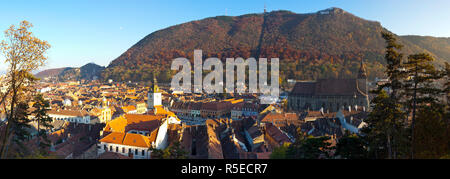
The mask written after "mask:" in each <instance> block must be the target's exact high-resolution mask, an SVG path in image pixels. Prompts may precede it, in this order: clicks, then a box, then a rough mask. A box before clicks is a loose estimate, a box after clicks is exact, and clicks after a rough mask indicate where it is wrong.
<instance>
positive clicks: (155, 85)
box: [150, 72, 159, 93]
mask: <svg viewBox="0 0 450 179" xmlns="http://www.w3.org/2000/svg"><path fill="white" fill-rule="evenodd" d="M150 90H152V91H153V93H159V87H158V81H157V80H156V75H155V72H153V81H152V88H151V89H150Z"/></svg>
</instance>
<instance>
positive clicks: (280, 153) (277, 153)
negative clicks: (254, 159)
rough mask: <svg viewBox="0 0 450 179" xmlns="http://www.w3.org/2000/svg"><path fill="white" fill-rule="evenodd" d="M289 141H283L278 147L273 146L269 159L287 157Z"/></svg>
mask: <svg viewBox="0 0 450 179" xmlns="http://www.w3.org/2000/svg"><path fill="white" fill-rule="evenodd" d="M290 146H291V143H284V144H283V145H281V146H280V147H277V148H274V149H273V151H272V153H271V154H270V159H289V158H288V150H289V147H290Z"/></svg>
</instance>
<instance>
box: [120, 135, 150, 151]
mask: <svg viewBox="0 0 450 179" xmlns="http://www.w3.org/2000/svg"><path fill="white" fill-rule="evenodd" d="M123 145H129V146H136V147H147V148H150V146H151V142H150V139H149V137H146V136H143V135H140V134H132V133H127V135H126V136H125V139H124V140H123Z"/></svg>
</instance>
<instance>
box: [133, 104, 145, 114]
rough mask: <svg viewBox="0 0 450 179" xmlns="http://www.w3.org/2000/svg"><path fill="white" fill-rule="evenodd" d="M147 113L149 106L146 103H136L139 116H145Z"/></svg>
mask: <svg viewBox="0 0 450 179" xmlns="http://www.w3.org/2000/svg"><path fill="white" fill-rule="evenodd" d="M146 112H147V104H146V103H145V102H144V101H142V102H138V103H136V113H137V114H144V113H146Z"/></svg>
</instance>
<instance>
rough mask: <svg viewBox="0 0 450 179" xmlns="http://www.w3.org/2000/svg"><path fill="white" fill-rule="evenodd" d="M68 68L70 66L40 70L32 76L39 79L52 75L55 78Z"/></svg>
mask: <svg viewBox="0 0 450 179" xmlns="http://www.w3.org/2000/svg"><path fill="white" fill-rule="evenodd" d="M68 68H70V67H65V68H53V69H47V70H43V71H41V72H38V73H36V74H35V75H34V76H36V77H38V78H40V79H44V78H52V77H53V78H56V77H58V75H59V74H60V73H61V72H62V71H64V70H66V69H68Z"/></svg>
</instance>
